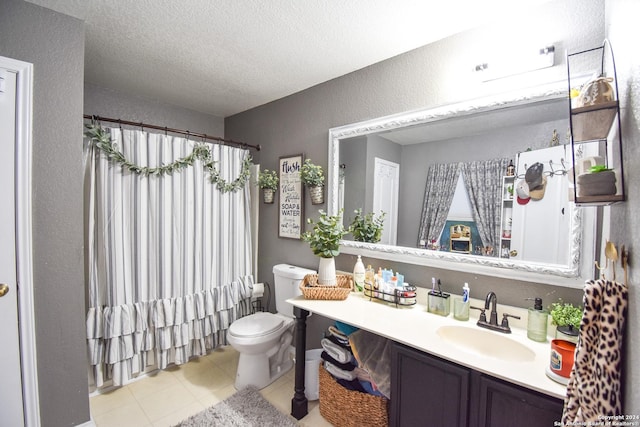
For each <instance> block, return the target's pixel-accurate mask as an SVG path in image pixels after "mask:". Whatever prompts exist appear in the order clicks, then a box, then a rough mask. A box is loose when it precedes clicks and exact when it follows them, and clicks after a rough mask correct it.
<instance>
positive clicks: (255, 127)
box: [225, 0, 604, 306]
mask: <svg viewBox="0 0 640 427" xmlns="http://www.w3.org/2000/svg"><path fill="white" fill-rule="evenodd" d="M530 21H531V22H532V23H531V24H529V23H528V22H529V21H527V22H520V23H518V27H517V28H511V29H510V31H518V33H513V32H511V33H505V34H508V38H510V39H517V38H518V37H520V36H521V35H522V34H529V33H531V32H534V33H535V32H537V28H538V27H537V25H539V26H540V27H541V28H546V29H548V34H545V36H546V39H549V38H550V37H551V38H553V39H554V40H555V42H556V64H557V65H556V66H554V67H553V68H551V69H546V70H541V71H539V72H534V73H530V74H529V76H528V77H522V76H516V77H513V78H509V79H503V80H502V81H500V80H497V81H493V82H487V83H482V82H479V81H478V80H477V79H476V80H474V79H471V78H470V76H469V75H468V73H467V70H468V68H467V66H468V65H469V64H473V60H474V58H475V57H476V56H477V55H476V53H475V52H477V51H482V50H483V49H484V46H483V43H485V42H486V40H487V33H489V32H490V31H489V30H488V29H476V30H472V31H468V32H465V33H461V34H458V35H455V36H452V37H450V38H447V39H445V40H442V41H439V42H436V43H434V44H431V45H428V46H424V47H422V48H419V49H416V50H413V51H410V52H408V53H406V54H403V55H400V56H397V57H395V58H391V59H389V60H386V61H383V62H380V63H378V64H375V65H372V66H370V67H367V68H364V69H361V70H359V71H356V72H354V73H350V74H347V75H345V76H342V77H339V78H337V79H334V80H331V81H328V82H326V83H323V84H320V85H317V86H314V87H312V88H309V89H307V90H304V91H302V92H298V93H296V94H293V95H291V96H289V97H286V98H282V99H280V100H277V101H274V102H271V103H269V104H266V105H263V106H260V107H257V108H254V109H252V110H249V111H246V112H243V113H240V114H237V115H234V116H231V117H228V118H226V119H225V132H226V136H227V137H231V138H237V139H243V140H246V141H250V142H252V143H259V144H262V146H263V147H264V149H263V150H262V152H261V153H260V157H259V160H260V163H261V164H262V166H263V167H267V168H273V167H274V166H275V165H276V164H277V159H278V156H280V155H282V154H283V153H288V152H291V151H292V150H293V151H295V150H298V151H303V152H304V153H305V156H306V157H311V158H313V159H314V160H315V161H316V162H317V163H319V164H323V165H325V166H326V164H327V156H328V152H327V140H328V129H330V128H332V127H337V126H341V125H345V124H349V123H354V122H359V121H363V120H367V119H372V118H376V117H380V116H386V115H390V114H395V113H398V112H402V111H411V110H416V109H421V108H429V107H435V106H438V105H444V104H448V103H454V102H459V101H462V100H467V99H473V98H478V97H481V96H486V95H488V94H490V93H495V92H500V91H504V90H505V89H504V87H503V86H501V85H503V84H504V83H505V82H506V81H511V80H512V79H516V80H519V79H523V78H524V79H525V81H522V82H521V85H524V86H526V84H527V82H529V80H531V75H534V76H542V78H543V79H544V80H546V81H563V80H565V79H566V67H565V64H564V56H563V55H562V52H563V51H564V49H565V48H566V47H570V48H571V49H572V50H577V49H583V48H590V47H592V46H598V45H600V44H601V43H602V39H603V38H604V0H590V1H588V2H585V1H581V0H570V1H554V2H550V3H548V4H546V5H545V6H544V7H542V8H541V9H540V10H538V11H537V13H536V14H535V15H531V19H530ZM587 22H588V25H587V24H586V23H587ZM491 30H495V27H492V28H491ZM506 54H510V52H507V53H506ZM464 73H466V74H464ZM462 74H464V75H462ZM294 147H295V148H294ZM264 206H265V205H263V207H264ZM319 208H322V206H312V205H311V204H309V203H307V204H306V210H305V215H306V216H307V217H315V216H316V215H317V210H318V209H319ZM277 220H278V212H277V209H275V208H272V206H266V207H264V208H263V209H262V210H261V212H260V236H259V238H260V249H259V251H260V259H259V264H260V267H259V271H261V272H262V275H261V277H259V280H261V281H273V276H272V274H271V267H272V266H273V265H275V264H278V263H282V262H287V263H291V264H296V265H301V266H304V267H309V268H314V269H315V268H317V259H316V258H315V257H314V256H313V254H312V253H311V251H310V250H309V249H308V246H307V245H306V244H305V243H303V242H299V241H295V240H291V239H281V238H278V236H277V233H275V232H274V229H273V227H272V226H271V227H270V225H273V224H276V223H277ZM337 263H338V267H339V268H341V269H343V270H347V271H349V270H352V269H353V265H354V263H355V257H354V256H349V255H341V256H340V257H339V258H338V259H337ZM379 263H380V262H377V263H376V264H379ZM382 263H383V264H384V265H388V266H390V267H392V268H394V270H395V269H398V270H400V271H401V272H403V273H404V274H405V277H406V279H407V281H409V282H411V283H416V284H426V283H429V280H430V279H429V278H430V277H431V276H434V275H437V276H440V277H441V278H442V279H443V283H444V284H445V288H447V290H451V291H454V290H455V291H456V292H459V288H460V287H461V286H462V284H463V283H464V282H469V284H470V285H471V289H472V292H473V293H474V295H475V296H480V295H484V294H486V292H488V291H489V290H490V289H496V290H497V291H498V295H499V297H500V301H501V302H502V303H505V304H511V305H517V306H522V305H525V302H524V301H523V298H524V297H526V296H540V297H543V298H544V299H545V300H547V301H549V302H551V300H552V299H555V298H556V297H562V298H564V299H567V300H569V301H575V302H579V300H580V298H581V293H580V292H579V291H576V290H570V289H566V288H559V287H554V286H545V285H540V286H533V285H531V284H528V283H519V282H513V281H506V280H498V279H496V278H492V277H483V276H478V275H473V274H468V273H457V272H452V271H437V270H434V269H430V268H429V269H427V268H421V267H417V266H411V265H398V266H396V265H392V264H393V263H390V262H386V261H383V262H382Z"/></svg>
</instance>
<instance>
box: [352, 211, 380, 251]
mask: <svg viewBox="0 0 640 427" xmlns="http://www.w3.org/2000/svg"><path fill="white" fill-rule="evenodd" d="M353 212H354V213H355V214H356V216H355V218H354V219H353V221H352V222H351V226H350V227H349V230H350V231H351V234H353V238H354V239H355V240H356V241H358V242H368V243H378V242H379V241H380V239H381V238H382V230H383V226H384V217H385V215H386V213H385V212H383V211H380V213H379V214H378V216H376V215H375V214H374V213H373V212H369V213H368V214H366V215H362V209H356V210H355V211H353Z"/></svg>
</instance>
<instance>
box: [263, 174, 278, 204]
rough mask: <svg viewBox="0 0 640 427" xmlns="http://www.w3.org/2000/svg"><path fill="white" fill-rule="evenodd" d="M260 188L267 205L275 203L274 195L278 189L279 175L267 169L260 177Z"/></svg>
mask: <svg viewBox="0 0 640 427" xmlns="http://www.w3.org/2000/svg"><path fill="white" fill-rule="evenodd" d="M258 187H260V188H262V191H263V193H262V195H263V198H264V202H265V203H273V195H274V194H275V192H276V190H277V189H278V173H277V172H276V171H271V170H269V169H265V170H264V171H261V172H260V175H258Z"/></svg>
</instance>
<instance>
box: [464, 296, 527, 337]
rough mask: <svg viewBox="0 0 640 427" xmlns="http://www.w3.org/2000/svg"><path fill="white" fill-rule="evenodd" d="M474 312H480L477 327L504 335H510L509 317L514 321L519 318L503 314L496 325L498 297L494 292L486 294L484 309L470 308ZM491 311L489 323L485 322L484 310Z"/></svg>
mask: <svg viewBox="0 0 640 427" xmlns="http://www.w3.org/2000/svg"><path fill="white" fill-rule="evenodd" d="M471 308H475V309H476V310H480V318H479V319H478V323H477V325H478V326H480V327H481V328H487V329H491V330H493V331H498V332H504V333H505V334H510V333H511V328H510V327H509V319H508V318H509V317H513V318H514V319H520V316H514V315H512V314H507V313H503V314H502V323H501V324H500V325H498V296H497V295H496V293H495V292H493V291H490V292H489V293H488V294H487V297H486V298H485V300H484V309H482V308H479V307H471ZM489 309H491V314H490V317H489V321H488V322H487V316H486V314H485V311H486V310H489Z"/></svg>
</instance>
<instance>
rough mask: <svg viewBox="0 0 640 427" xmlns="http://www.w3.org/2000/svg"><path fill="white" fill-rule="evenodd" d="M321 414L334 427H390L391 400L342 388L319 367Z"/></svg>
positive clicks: (322, 367)
mask: <svg viewBox="0 0 640 427" xmlns="http://www.w3.org/2000/svg"><path fill="white" fill-rule="evenodd" d="M319 380H320V415H322V417H323V418H324V419H326V420H327V421H329V422H330V423H331V424H333V425H334V426H335V427H361V426H373V427H387V426H388V425H389V399H387V398H386V397H383V396H374V395H372V394H368V393H362V392H360V391H355V390H347V389H346V388H344V387H342V386H341V385H340V384H338V382H337V381H336V380H335V379H334V378H333V376H331V374H330V373H329V372H327V371H326V369H324V366H322V364H320V373H319Z"/></svg>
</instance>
